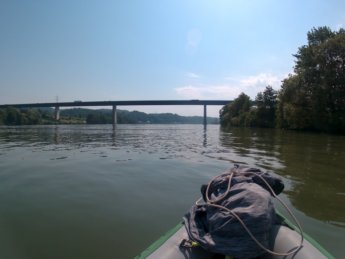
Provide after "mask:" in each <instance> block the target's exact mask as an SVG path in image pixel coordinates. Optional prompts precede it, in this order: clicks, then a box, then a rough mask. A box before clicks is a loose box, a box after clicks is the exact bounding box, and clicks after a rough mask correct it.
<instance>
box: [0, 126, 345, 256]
mask: <svg viewBox="0 0 345 259" xmlns="http://www.w3.org/2000/svg"><path fill="white" fill-rule="evenodd" d="M344 147H345V137H344V136H331V135H323V134H311V133H301V132H291V131H282V130H272V129H232V130H230V131H222V130H220V128H219V126H218V125H208V126H207V129H206V130H204V129H203V126H202V125H121V124H120V125H118V126H117V128H116V130H115V131H113V129H112V127H111V125H71V126H63V125H57V126H20V127H5V126H2V127H0V204H1V206H0V229H1V231H0V258H15V259H16V258H18V259H24V258H25V259H31V258H32V259H36V258H83V259H87V258H90V259H91V258H119V259H126V258H133V257H135V256H136V255H137V254H139V253H140V252H141V251H142V250H144V249H145V248H146V247H147V246H148V245H149V244H151V243H152V242H153V241H155V240H156V239H157V238H158V237H159V236H160V235H162V234H163V233H165V232H166V231H167V230H168V229H170V228H171V227H173V226H175V225H176V224H177V223H178V222H179V221H180V220H181V218H182V216H183V215H184V214H185V213H186V212H187V211H188V210H189V208H190V206H191V205H192V203H193V202H194V201H195V200H196V199H197V198H198V197H199V196H200V193H199V189H200V185H201V184H204V183H207V182H208V181H209V180H210V179H211V178H212V177H213V176H215V175H217V174H219V173H221V172H223V171H224V170H226V169H228V168H230V167H232V166H233V164H235V163H237V164H247V165H250V166H256V167H259V168H261V169H263V170H270V171H273V172H274V173H276V174H278V175H279V176H281V177H282V178H283V179H284V183H285V185H286V188H285V191H284V193H283V194H281V197H282V199H283V200H284V201H285V202H287V204H288V205H289V206H290V207H291V208H292V210H293V212H294V213H295V214H296V216H297V217H298V219H299V220H300V221H301V223H302V226H303V229H304V231H305V232H306V233H308V234H309V235H311V236H312V237H313V238H314V239H316V240H317V241H318V242H319V243H321V244H322V245H323V246H324V247H325V248H326V249H327V250H329V251H330V252H331V253H332V254H333V255H334V256H335V257H337V258H344V257H345V249H344V240H345V164H344V163H345V148H344Z"/></svg>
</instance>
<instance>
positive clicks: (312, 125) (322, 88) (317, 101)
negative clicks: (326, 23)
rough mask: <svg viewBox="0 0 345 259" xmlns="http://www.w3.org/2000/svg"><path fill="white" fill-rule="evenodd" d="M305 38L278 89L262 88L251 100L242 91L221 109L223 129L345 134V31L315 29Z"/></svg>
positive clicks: (323, 28)
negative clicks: (285, 130) (263, 129)
mask: <svg viewBox="0 0 345 259" xmlns="http://www.w3.org/2000/svg"><path fill="white" fill-rule="evenodd" d="M307 37H308V44H307V45H303V46H301V47H300V48H299V49H298V52H297V54H295V55H293V56H294V57H295V58H296V60H295V66H294V72H293V73H292V74H289V75H288V77H287V78H285V79H284V80H283V81H282V85H281V88H280V90H278V91H276V90H274V89H273V88H272V87H271V86H267V87H266V89H265V90H264V91H263V92H259V93H258V94H257V96H256V98H255V101H252V100H250V98H249V96H247V95H246V94H245V93H241V94H240V95H239V96H238V97H237V98H236V99H235V100H234V101H233V102H232V103H229V104H228V105H225V106H224V107H223V108H222V109H221V111H220V123H221V125H222V127H224V128H228V127H264V128H281V129H291V130H300V131H314V132H325V133H332V134H345V30H344V29H342V28H341V29H339V30H338V31H332V30H331V29H330V28H329V27H318V28H313V29H312V30H311V31H309V32H308V33H307Z"/></svg>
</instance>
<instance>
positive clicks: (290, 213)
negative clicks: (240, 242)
mask: <svg viewBox="0 0 345 259" xmlns="http://www.w3.org/2000/svg"><path fill="white" fill-rule="evenodd" d="M247 173H250V174H254V175H256V176H258V177H259V178H260V179H261V180H262V181H263V182H264V183H265V185H266V186H267V188H268V189H269V190H270V192H271V194H272V196H273V197H275V198H276V199H277V200H278V201H279V202H280V204H282V205H283V207H284V208H285V209H286V211H287V212H288V214H289V215H290V216H291V218H292V219H293V220H294V222H295V223H296V224H297V227H298V231H299V234H300V235H301V240H300V244H299V246H297V247H295V248H293V249H292V250H291V251H290V252H287V253H281V252H274V251H272V250H270V249H268V248H266V247H264V246H263V245H262V244H261V243H260V242H259V241H258V240H257V239H256V238H255V236H254V235H253V234H252V232H251V231H250V230H249V229H248V227H247V226H246V224H245V223H244V222H243V221H242V220H241V218H240V217H239V216H238V215H237V214H236V213H235V212H233V211H232V210H230V209H228V208H226V207H224V206H221V205H218V204H215V203H217V202H219V201H221V200H222V199H224V198H225V197H226V196H227V195H228V194H229V192H230V190H231V179H232V177H233V175H234V172H230V173H225V174H221V175H218V176H216V177H214V178H213V179H212V180H211V181H210V182H209V183H208V185H207V188H206V195H205V196H206V204H207V205H209V206H213V207H216V208H219V209H222V210H225V211H227V212H229V213H230V214H232V215H233V216H234V217H235V218H236V219H237V220H238V221H239V222H240V224H241V225H242V226H243V228H244V229H245V230H246V232H247V233H248V235H249V236H250V237H251V238H252V239H253V240H254V241H255V243H256V244H257V245H258V246H259V247H260V248H262V249H263V250H264V251H266V252H267V253H270V254H272V255H278V256H289V255H291V254H294V253H296V252H297V251H298V250H299V249H301V247H302V246H303V241H304V237H303V230H302V227H301V225H300V223H299V221H298V220H297V218H296V217H295V215H294V214H293V213H292V211H291V210H290V209H289V207H288V206H287V205H286V204H285V203H284V202H283V201H282V200H281V199H280V198H279V197H278V196H277V195H276V194H275V192H274V190H273V189H272V187H271V186H270V185H269V183H268V182H267V181H266V180H265V179H264V178H263V177H262V176H261V175H259V174H257V173H255V172H247ZM219 177H226V178H227V180H228V187H227V190H226V191H225V192H224V194H222V195H220V197H216V198H214V199H211V198H210V197H209V189H210V186H211V184H212V183H213V182H214V181H215V180H216V179H217V178H219ZM200 199H201V198H200ZM200 199H199V200H200ZM199 200H198V201H197V202H196V205H197V206H200V204H199V203H198V202H199Z"/></svg>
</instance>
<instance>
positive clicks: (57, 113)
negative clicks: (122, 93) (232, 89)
mask: <svg viewBox="0 0 345 259" xmlns="http://www.w3.org/2000/svg"><path fill="white" fill-rule="evenodd" d="M230 102H232V100H141V101H140V100H139V101H87V102H83V101H74V102H51V103H21V104H2V105H0V108H6V107H15V108H41V107H53V108H55V113H54V114H55V119H56V120H59V118H60V107H91V106H111V107H112V109H113V126H114V127H115V126H116V123H117V116H116V108H117V106H154V105H202V106H204V127H206V125H207V105H226V104H228V103H230Z"/></svg>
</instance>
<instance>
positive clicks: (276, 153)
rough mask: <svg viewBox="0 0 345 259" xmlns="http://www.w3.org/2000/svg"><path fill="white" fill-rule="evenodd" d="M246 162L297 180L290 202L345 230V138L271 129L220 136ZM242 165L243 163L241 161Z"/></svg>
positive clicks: (290, 190)
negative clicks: (343, 227)
mask: <svg viewBox="0 0 345 259" xmlns="http://www.w3.org/2000/svg"><path fill="white" fill-rule="evenodd" d="M220 141H221V143H222V145H223V146H224V147H228V148H230V149H233V150H234V152H235V153H236V154H238V155H240V157H242V158H243V159H244V161H243V162H245V163H248V162H249V164H253V165H256V166H259V167H262V168H266V169H271V170H274V171H275V172H277V173H278V174H280V175H282V176H284V177H285V178H288V179H291V180H293V181H292V183H293V185H292V187H291V188H290V189H288V190H287V191H286V193H287V194H288V197H289V199H290V201H291V202H292V203H293V205H294V206H295V207H296V208H298V209H299V210H301V211H303V212H304V213H306V214H307V215H309V216H311V217H313V218H317V219H320V220H323V221H327V222H330V223H332V224H337V225H340V226H345V197H344V195H341V194H342V193H343V192H344V190H345V170H344V168H345V166H344V161H345V149H344V147H345V137H343V136H330V135H322V134H310V133H300V132H291V131H282V130H270V129H232V130H231V131H229V132H221V133H220ZM240 162H242V161H240Z"/></svg>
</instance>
